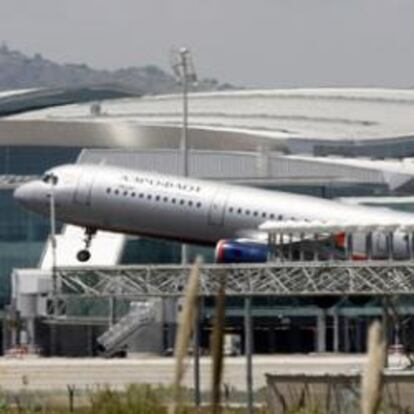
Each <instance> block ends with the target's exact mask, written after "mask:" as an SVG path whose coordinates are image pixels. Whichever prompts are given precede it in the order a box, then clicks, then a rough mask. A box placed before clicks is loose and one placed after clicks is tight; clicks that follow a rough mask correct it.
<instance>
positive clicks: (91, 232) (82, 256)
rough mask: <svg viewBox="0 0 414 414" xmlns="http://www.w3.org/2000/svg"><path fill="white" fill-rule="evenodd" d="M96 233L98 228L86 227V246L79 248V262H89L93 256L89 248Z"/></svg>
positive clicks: (77, 256)
mask: <svg viewBox="0 0 414 414" xmlns="http://www.w3.org/2000/svg"><path fill="white" fill-rule="evenodd" d="M95 234H96V229H91V228H88V227H87V228H86V229H85V240H84V243H85V248H84V249H82V250H79V251H78V253H77V255H76V258H77V259H78V261H79V262H87V261H88V260H89V259H90V258H91V252H90V251H89V248H90V247H91V242H92V238H93V236H95Z"/></svg>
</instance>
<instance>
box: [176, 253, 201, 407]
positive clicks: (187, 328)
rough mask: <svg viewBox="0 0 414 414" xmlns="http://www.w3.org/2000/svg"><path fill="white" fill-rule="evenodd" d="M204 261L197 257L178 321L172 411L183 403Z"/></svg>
mask: <svg viewBox="0 0 414 414" xmlns="http://www.w3.org/2000/svg"><path fill="white" fill-rule="evenodd" d="M201 263H202V259H201V257H197V258H196V260H195V262H194V265H193V267H192V269H191V273H190V277H189V279H188V282H187V287H186V290H185V295H184V303H183V309H182V312H181V316H180V320H179V323H178V332H177V337H176V341H175V349H174V356H175V373H174V396H175V398H174V400H175V406H174V407H173V409H172V411H173V412H176V411H177V410H179V409H180V407H181V405H182V393H181V383H182V380H183V378H184V375H185V372H186V369H187V363H186V357H187V354H188V347H189V345H190V341H191V337H192V334H193V330H194V323H195V321H196V320H197V315H198V290H199V284H200V282H199V274H200V266H201Z"/></svg>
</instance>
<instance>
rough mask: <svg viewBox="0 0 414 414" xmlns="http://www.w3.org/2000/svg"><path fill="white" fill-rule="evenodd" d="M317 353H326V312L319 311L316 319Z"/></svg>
mask: <svg viewBox="0 0 414 414" xmlns="http://www.w3.org/2000/svg"><path fill="white" fill-rule="evenodd" d="M316 338H317V346H316V350H317V352H326V311H325V310H324V309H321V311H320V313H319V315H318V316H317V317H316Z"/></svg>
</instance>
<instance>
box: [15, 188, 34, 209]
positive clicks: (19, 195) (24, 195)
mask: <svg viewBox="0 0 414 414" xmlns="http://www.w3.org/2000/svg"><path fill="white" fill-rule="evenodd" d="M13 197H14V198H15V199H16V200H17V201H18V202H19V203H20V204H23V205H27V204H28V203H29V202H30V200H31V199H32V191H31V184H30V183H26V184H22V185H20V186H19V187H17V188H16V189H15V190H14V193H13Z"/></svg>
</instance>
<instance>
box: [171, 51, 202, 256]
mask: <svg viewBox="0 0 414 414" xmlns="http://www.w3.org/2000/svg"><path fill="white" fill-rule="evenodd" d="M171 60H172V61H171V66H172V70H173V72H174V74H175V77H176V79H177V81H178V82H179V83H180V84H181V87H182V97H183V98H182V99H183V102H182V105H183V107H182V108H183V111H182V113H183V119H182V128H181V141H180V152H181V161H182V163H181V165H182V171H181V173H182V176H183V177H188V175H189V168H188V87H189V83H192V84H195V83H196V82H197V75H196V73H195V69H194V65H193V61H192V57H191V52H190V50H189V49H187V48H185V47H182V48H180V49H179V50H178V51H175V52H174V51H173V52H172V56H171ZM187 256H188V252H187V246H186V245H185V244H183V245H182V250H181V262H182V263H183V264H185V263H188V257H187Z"/></svg>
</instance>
